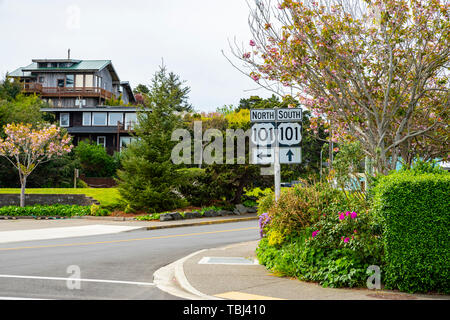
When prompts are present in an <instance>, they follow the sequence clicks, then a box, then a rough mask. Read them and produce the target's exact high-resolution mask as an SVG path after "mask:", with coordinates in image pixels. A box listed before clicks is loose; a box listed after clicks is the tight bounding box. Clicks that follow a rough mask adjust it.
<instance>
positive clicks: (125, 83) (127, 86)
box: [120, 81, 136, 102]
mask: <svg viewBox="0 0 450 320" xmlns="http://www.w3.org/2000/svg"><path fill="white" fill-rule="evenodd" d="M120 85H121V86H122V88H123V89H124V90H127V93H128V97H129V99H130V100H131V102H136V97H135V96H134V93H133V89H131V86H130V82H128V81H121V82H120Z"/></svg>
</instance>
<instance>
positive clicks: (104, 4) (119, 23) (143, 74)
mask: <svg viewBox="0 0 450 320" xmlns="http://www.w3.org/2000/svg"><path fill="white" fill-rule="evenodd" d="M249 1H250V2H251V3H252V0H249ZM78 12H79V15H77V13H78ZM248 14H249V8H248V5H247V3H246V1H245V0H126V1H125V0H122V1H119V0H72V1H70V0H0V34H1V37H0V39H1V40H0V61H1V63H0V75H1V76H0V77H1V78H3V77H4V75H5V74H6V72H7V71H13V70H15V69H16V68H18V67H22V66H26V65H28V64H30V63H31V59H38V58H40V59H43V58H66V57H67V49H68V48H70V49H71V58H73V59H98V60H101V59H107V60H111V61H112V63H113V65H114V68H115V69H116V71H117V73H118V75H119V77H120V79H121V80H122V81H130V83H131V86H132V87H133V88H134V87H135V86H137V85H138V84H139V83H143V84H149V83H150V79H151V77H152V76H153V74H154V72H155V71H156V70H158V66H159V65H160V64H161V58H163V59H164V63H165V64H166V66H167V69H168V70H169V71H173V72H175V73H176V74H178V75H179V76H180V78H181V79H182V80H186V85H188V86H189V87H190V88H191V93H190V95H189V97H190V102H191V103H192V105H193V106H194V108H195V109H196V110H198V111H214V110H215V109H216V108H217V107H221V106H223V105H225V104H226V105H229V104H233V105H237V104H238V103H239V100H240V99H241V98H246V97H249V96H251V95H259V96H261V97H269V96H270V95H271V93H269V92H268V91H266V90H264V89H261V88H259V87H258V86H257V85H256V84H255V83H254V82H253V80H251V79H249V78H248V77H246V76H245V75H243V74H242V73H240V72H239V71H238V70H236V69H235V68H234V67H233V66H232V65H231V64H230V63H229V62H228V61H227V60H226V59H225V57H224V56H223V55H222V52H221V50H224V52H225V53H226V54H227V56H228V57H232V55H231V51H230V47H229V45H228V40H231V41H233V39H234V37H236V39H237V40H238V43H239V44H242V43H243V44H244V45H245V46H247V47H248V42H249V40H250V39H251V35H250V31H249V27H248V22H247V19H248ZM77 17H78V19H77ZM233 61H234V62H235V63H238V64H239V61H237V60H233ZM254 89H257V90H254Z"/></svg>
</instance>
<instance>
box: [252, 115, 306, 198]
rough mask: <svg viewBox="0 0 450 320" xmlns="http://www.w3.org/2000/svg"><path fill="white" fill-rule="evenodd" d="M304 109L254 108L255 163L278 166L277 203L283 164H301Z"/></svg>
mask: <svg viewBox="0 0 450 320" xmlns="http://www.w3.org/2000/svg"><path fill="white" fill-rule="evenodd" d="M301 121H302V109H299V108H295V109H294V108H288V109H278V108H275V109H251V110H250V122H254V123H255V124H254V125H253V126H252V134H251V139H252V142H253V143H254V144H255V146H256V147H255V148H254V149H253V150H252V157H253V159H252V163H254V164H272V163H273V165H274V180H275V200H278V199H279V197H280V191H281V178H280V171H281V170H280V164H281V163H285V164H293V163H301V161H302V153H301V146H300V143H301V141H302V126H301Z"/></svg>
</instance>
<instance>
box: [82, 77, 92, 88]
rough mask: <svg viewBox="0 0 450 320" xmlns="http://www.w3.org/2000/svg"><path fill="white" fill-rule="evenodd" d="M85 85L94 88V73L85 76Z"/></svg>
mask: <svg viewBox="0 0 450 320" xmlns="http://www.w3.org/2000/svg"><path fill="white" fill-rule="evenodd" d="M84 80H85V85H84V86H85V87H87V88H92V87H93V86H94V75H93V74H87V75H86V76H85V79H84Z"/></svg>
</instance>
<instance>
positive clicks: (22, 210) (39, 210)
mask: <svg viewBox="0 0 450 320" xmlns="http://www.w3.org/2000/svg"><path fill="white" fill-rule="evenodd" d="M90 213H91V207H89V206H77V205H62V204H55V205H51V206H41V205H35V206H25V207H18V206H6V207H0V216H11V217H18V216H36V217H54V216H59V217H72V216H84V215H89V214H90Z"/></svg>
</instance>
